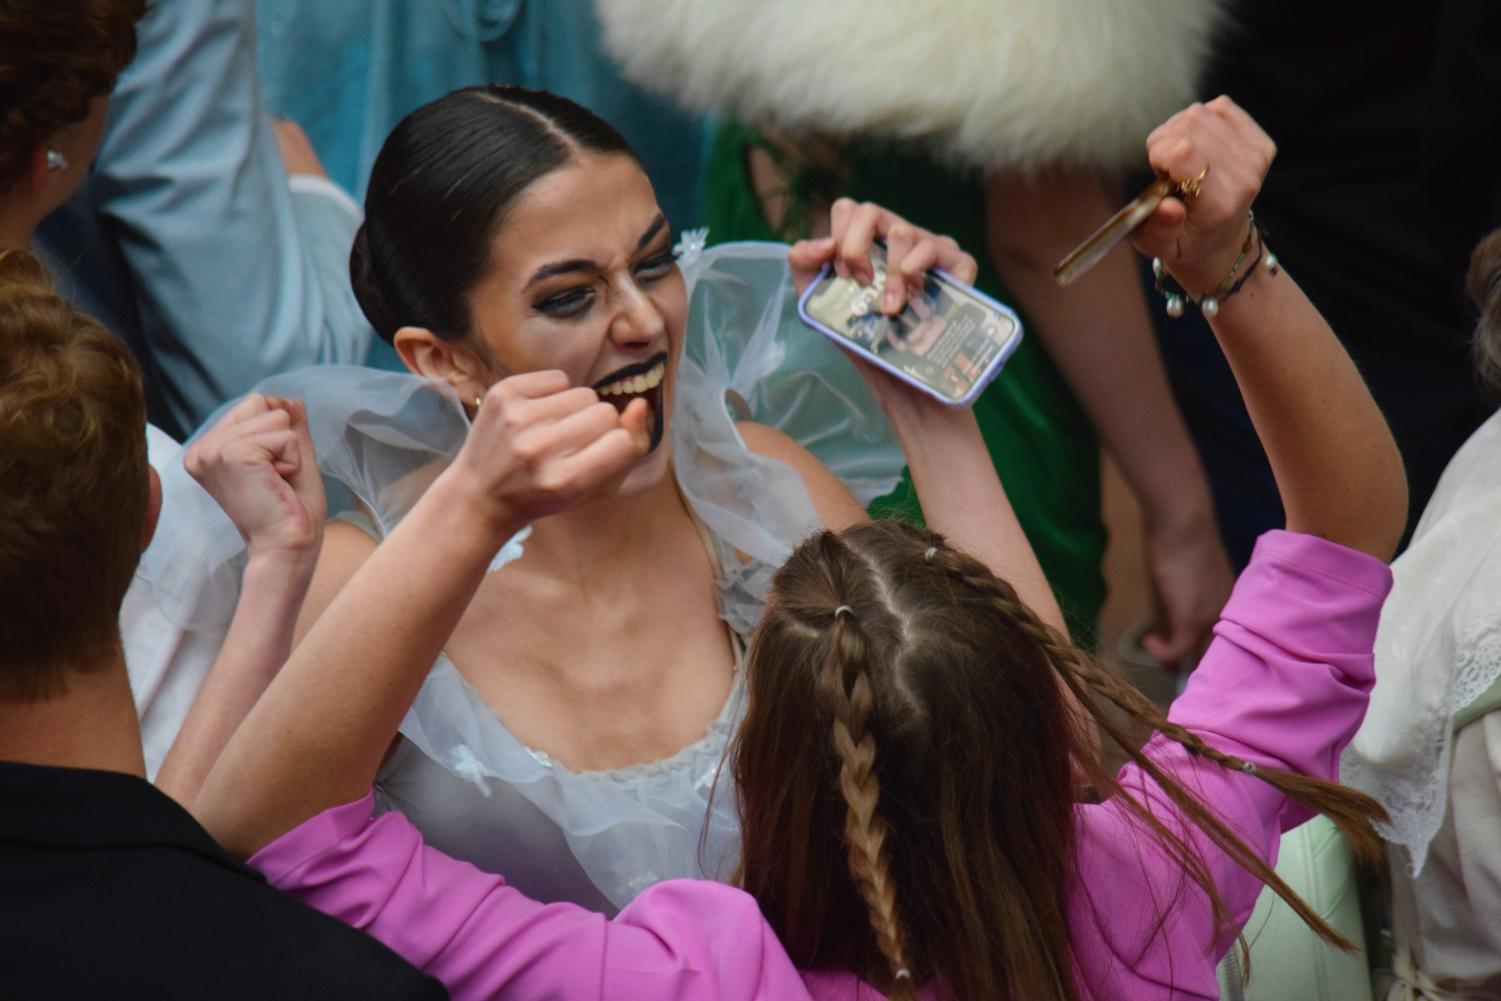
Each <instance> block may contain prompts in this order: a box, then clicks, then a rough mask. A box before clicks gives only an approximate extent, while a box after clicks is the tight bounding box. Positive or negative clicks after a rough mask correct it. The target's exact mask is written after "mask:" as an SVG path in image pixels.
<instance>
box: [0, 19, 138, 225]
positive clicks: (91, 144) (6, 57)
mask: <svg viewBox="0 0 1501 1001" xmlns="http://www.w3.org/2000/svg"><path fill="white" fill-rule="evenodd" d="M145 10H146V0H62V2H39V0H6V2H5V3H4V4H0V247H25V246H28V245H29V244H30V243H31V237H32V234H33V232H34V231H35V230H36V228H37V226H38V225H39V224H40V223H41V221H42V220H43V219H45V218H46V217H47V216H49V215H51V214H52V213H53V212H54V211H55V210H56V209H57V208H59V207H60V206H61V205H62V204H63V203H64V202H66V201H67V200H68V198H69V197H71V196H72V194H73V192H74V191H76V190H77V189H78V186H79V185H80V184H82V183H83V180H84V178H85V177H86V176H87V175H88V170H89V164H90V163H92V162H93V160H94V153H95V151H97V150H98V148H99V140H100V137H101V136H102V135H103V134H104V120H105V113H106V112H107V111H108V108H109V94H110V91H111V90H113V89H114V86H115V79H116V78H117V77H119V75H120V71H121V70H122V69H124V68H125V64H126V63H128V62H130V60H131V59H132V58H133V57H134V56H135V51H136V22H137V21H139V20H140V19H141V16H142V15H143V14H144V13H145Z"/></svg>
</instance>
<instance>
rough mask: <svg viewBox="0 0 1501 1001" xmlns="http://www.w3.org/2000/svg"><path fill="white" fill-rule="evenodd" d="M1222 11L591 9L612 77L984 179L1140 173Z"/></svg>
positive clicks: (712, 4) (1156, 2) (851, 1)
mask: <svg viewBox="0 0 1501 1001" xmlns="http://www.w3.org/2000/svg"><path fill="white" fill-rule="evenodd" d="M1223 4H1224V0H927V2H926V3H923V2H918V3H911V2H906V3H903V2H896V0H598V2H597V4H596V7H597V9H598V12H599V17H600V21H601V23H602V24H603V26H604V36H605V44H606V46H607V47H608V49H609V50H610V52H611V53H612V54H613V55H614V56H615V58H616V60H617V62H619V63H620V65H621V67H622V69H623V71H624V73H625V75H626V76H627V77H629V78H630V79H632V80H634V81H636V82H637V83H639V84H642V85H643V86H646V87H649V88H651V89H653V90H656V91H658V92H661V93H665V94H667V95H668V96H670V97H673V98H675V99H676V100H678V101H680V102H681V103H683V104H684V105H686V106H687V107H689V108H691V109H693V110H696V111H702V112H710V113H730V114H734V115H736V116H739V117H740V118H742V119H744V120H746V121H750V122H770V123H774V124H776V125H777V126H778V127H780V128H783V129H786V130H788V131H794V132H796V131H818V132H823V133H826V134H840V133H862V134H866V135H878V136H885V137H894V138H906V139H925V140H930V141H934V142H936V143H938V144H939V145H940V146H942V147H945V148H947V149H948V150H949V151H951V152H952V153H954V154H956V155H958V156H959V157H960V158H962V159H963V160H965V161H967V162H970V163H974V164H979V165H983V166H995V165H1021V166H1029V165H1037V164H1041V163H1047V162H1054V161H1067V162H1075V163H1086V164H1097V165H1119V164H1133V163H1137V162H1140V160H1141V157H1142V144H1143V141H1144V140H1145V139H1146V136H1147V133H1148V132H1150V131H1151V130H1152V129H1153V128H1155V127H1156V126H1157V125H1158V124H1160V123H1161V122H1162V121H1163V120H1165V119H1166V118H1167V117H1168V116H1170V115H1171V114H1172V113H1173V112H1175V111H1177V110H1179V109H1181V108H1182V107H1184V106H1185V105H1187V104H1188V102H1189V101H1191V100H1193V98H1194V96H1195V94H1194V91H1195V86H1196V84H1197V81H1198V76H1199V73H1200V71H1201V69H1202V66H1203V63H1204V60H1205V58H1206V57H1207V55H1208V53H1209V50H1210V46H1211V43H1212V42H1213V40H1214V37H1215V34H1216V31H1217V29H1218V28H1219V26H1220V25H1221V23H1222V20H1223Z"/></svg>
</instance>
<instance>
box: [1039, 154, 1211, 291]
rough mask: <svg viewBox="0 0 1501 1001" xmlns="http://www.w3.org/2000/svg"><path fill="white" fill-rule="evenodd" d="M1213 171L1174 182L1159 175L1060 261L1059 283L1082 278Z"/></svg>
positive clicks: (1056, 271)
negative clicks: (1167, 203) (1167, 201)
mask: <svg viewBox="0 0 1501 1001" xmlns="http://www.w3.org/2000/svg"><path fill="white" fill-rule="evenodd" d="M1208 174H1209V166H1208V165H1207V164H1206V165H1205V166H1204V170H1203V172H1202V173H1200V174H1199V175H1198V176H1197V177H1191V178H1189V179H1188V180H1186V181H1174V180H1172V179H1171V178H1168V177H1159V178H1157V180H1155V181H1153V182H1152V183H1151V184H1150V185H1148V186H1147V188H1146V190H1145V191H1143V192H1142V193H1141V194H1139V195H1137V196H1136V197H1135V198H1133V199H1131V201H1129V202H1128V203H1126V206H1125V207H1124V208H1122V209H1121V210H1120V211H1119V212H1117V213H1116V214H1115V215H1113V216H1111V217H1110V218H1109V219H1106V220H1105V223H1104V225H1102V226H1101V227H1100V228H1099V229H1097V230H1095V231H1094V232H1093V233H1091V234H1090V235H1089V237H1088V238H1087V239H1085V241H1084V242H1083V243H1081V244H1079V245H1078V246H1077V247H1075V248H1074V249H1073V250H1071V251H1069V253H1068V256H1067V257H1065V258H1064V259H1063V260H1061V261H1059V262H1058V266H1057V267H1055V268H1054V269H1053V277H1054V278H1056V279H1057V280H1058V284H1059V285H1067V284H1069V283H1070V282H1072V281H1073V280H1074V279H1076V278H1078V277H1079V276H1080V275H1082V274H1083V273H1084V272H1086V271H1088V270H1089V269H1090V268H1092V267H1094V266H1095V265H1096V264H1098V263H1099V262H1100V260H1101V259H1102V258H1103V257H1104V256H1105V255H1106V254H1108V253H1110V250H1111V248H1112V247H1114V246H1115V245H1116V244H1117V243H1120V242H1121V241H1122V240H1124V239H1125V238H1126V237H1128V236H1130V235H1131V233H1132V231H1133V230H1135V229H1136V227H1137V226H1140V225H1141V224H1142V223H1144V222H1146V221H1147V219H1148V218H1149V217H1150V216H1151V215H1152V213H1153V212H1156V211H1157V206H1159V205H1161V204H1162V200H1163V199H1164V198H1167V197H1169V196H1174V197H1177V198H1180V199H1182V200H1184V201H1187V200H1188V199H1190V198H1193V197H1194V196H1195V195H1197V194H1198V193H1199V189H1200V186H1201V185H1202V184H1203V182H1204V178H1205V177H1206V176H1208Z"/></svg>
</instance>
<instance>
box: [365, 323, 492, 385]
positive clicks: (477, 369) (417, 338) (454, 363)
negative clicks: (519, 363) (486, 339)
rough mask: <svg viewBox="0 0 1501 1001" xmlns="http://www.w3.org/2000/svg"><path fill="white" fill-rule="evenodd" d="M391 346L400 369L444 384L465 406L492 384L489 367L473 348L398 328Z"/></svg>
mask: <svg viewBox="0 0 1501 1001" xmlns="http://www.w3.org/2000/svg"><path fill="white" fill-rule="evenodd" d="M391 342H392V344H393V345H394V346H395V348H396V354H397V355H398V356H399V357H400V358H401V363H402V364H403V365H405V366H406V367H407V368H408V369H410V370H411V371H413V372H415V373H417V374H418V375H422V376H426V377H427V378H429V379H438V380H440V381H442V382H446V383H448V384H449V385H450V386H452V387H453V389H454V392H456V393H458V394H459V399H460V400H463V401H465V403H466V404H467V403H468V402H470V401H472V400H473V399H474V398H475V397H476V396H482V395H484V392H485V390H487V389H489V388H490V383H492V382H494V381H495V380H494V376H493V374H492V373H491V371H490V366H489V365H487V364H485V361H484V359H482V358H481V357H480V356H479V355H478V354H477V353H476V352H475V351H474V349H473V348H471V347H469V346H468V345H466V344H464V343H462V342H461V341H450V340H444V339H443V338H442V337H439V336H438V335H437V334H435V333H433V332H432V331H431V330H428V329H427V328H426V327H402V328H401V329H400V330H398V331H396V336H395V337H393V338H392V339H391Z"/></svg>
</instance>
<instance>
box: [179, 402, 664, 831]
mask: <svg viewBox="0 0 1501 1001" xmlns="http://www.w3.org/2000/svg"><path fill="white" fill-rule="evenodd" d="M567 385H568V381H567V377H566V376H564V375H563V374H562V373H560V372H532V373H529V374H527V375H521V376H516V377H513V378H510V379H506V380H504V381H502V382H500V383H498V384H497V385H496V386H494V387H492V388H491V389H490V391H489V393H488V394H486V397H485V402H484V404H483V405H482V406H481V408H480V411H479V414H478V415H477V416H476V418H475V422H474V426H473V427H472V428H471V430H470V433H469V438H468V440H467V441H466V442H465V444H464V447H463V449H462V450H461V451H460V453H459V456H458V458H457V459H455V461H454V463H453V465H451V466H450V467H449V468H448V469H447V470H445V471H444V472H443V474H442V475H441V476H439V477H438V479H437V480H436V481H434V483H433V485H432V486H431V487H429V488H428V490H427V492H426V493H425V494H423V496H422V498H421V499H420V500H419V501H418V502H417V504H416V505H415V506H414V507H413V508H412V510H411V512H410V513H409V514H407V516H406V517H405V518H403V519H402V521H401V524H400V525H399V526H397V528H396V530H395V531H393V532H392V533H391V534H390V535H389V536H388V537H387V538H386V539H385V541H384V542H382V543H381V544H380V545H379V546H378V547H376V549H375V551H374V552H373V553H371V554H370V556H369V558H368V559H366V560H365V561H364V564H363V565H362V566H361V567H360V568H359V570H358V571H357V572H356V573H355V574H354V576H353V577H352V578H351V579H350V580H349V583H348V584H347V585H345V586H344V588H343V589H342V590H341V591H340V592H339V593H338V595H337V597H335V598H334V599H333V601H332V603H331V604H330V605H329V606H328V608H327V610H326V611H325V612H324V613H323V615H322V616H321V617H320V618H319V619H318V621H317V622H316V623H315V624H314V625H313V627H312V628H311V629H310V630H309V632H308V634H307V635H306V636H305V637H304V638H303V639H302V641H301V643H300V644H299V645H298V646H297V648H296V649H295V650H294V651H293V652H292V655H291V657H290V658H288V660H287V663H286V666H285V667H283V668H282V670H281V672H280V673H279V674H278V675H277V676H276V679H275V680H274V681H273V682H272V683H271V686H270V687H269V688H268V689H267V691H266V693H265V695H264V696H263V697H262V698H261V700H260V701H259V702H258V703H256V706H255V708H254V709H253V710H252V711H251V713H250V715H249V716H248V717H247V718H246V720H245V722H244V723H243V724H241V726H240V728H239V729H238V730H237V731H236V732H235V734H234V736H233V738H231V740H230V742H229V746H228V747H227V748H225V750H224V753H223V754H222V755H221V756H220V757H219V760H218V761H217V762H216V763H215V765H214V767H213V770H212V771H211V772H210V773H209V776H208V778H207V779H206V780H205V782H204V784H203V789H202V792H201V793H200V794H199V796H198V799H197V802H196V804H195V808H194V812H195V813H196V814H197V815H198V818H199V820H200V821H201V822H202V823H203V825H204V826H205V827H206V828H207V829H208V830H209V832H210V833H211V834H213V835H214V837H215V838H217V839H218V840H219V842H220V843H221V844H223V845H224V846H225V847H226V848H228V849H230V850H231V851H234V852H236V853H238V854H240V855H247V856H248V855H249V854H251V853H253V852H254V851H255V850H256V849H258V848H260V847H261V846H262V845H264V844H266V843H267V842H269V841H271V840H272V839H274V838H276V837H277V836H279V835H281V834H283V833H285V832H286V831H288V830H290V829H291V828H292V827H294V826H295V825H297V824H298V823H300V822H301V821H303V820H306V819H307V818H308V817H311V816H313V815H314V814H317V813H319V812H321V811H322V810H325V809H327V808H328V807H330V806H334V805H337V804H339V803H344V802H348V801H351V800H354V799H357V798H358V797H360V796H362V795H364V794H365V793H366V792H367V791H368V790H369V788H370V785H371V783H372V782H373V781H374V779H375V774H376V770H377V769H378V768H379V766H380V762H381V759H382V757H383V756H384V754H385V752H386V748H387V746H388V745H389V744H390V741H391V739H392V737H393V736H394V735H395V733H396V729H397V727H398V725H399V724H400V723H401V718H402V716H403V715H405V713H406V711H407V708H408V707H409V706H410V705H411V702H412V699H413V698H415V697H416V694H417V691H418V689H419V688H420V687H421V685H422V679H423V678H424V677H426V675H427V671H428V669H429V668H430V667H431V666H432V662H433V660H434V659H435V658H436V657H437V655H438V653H439V652H440V651H441V649H442V647H443V644H444V643H445V642H446V641H447V639H448V637H449V635H450V634H451V633H452V632H453V629H454V627H455V625H456V624H457V623H458V620H459V618H460V617H461V616H462V615H463V613H464V609H465V608H466V607H468V604H469V602H470V600H471V599H472V598H473V596H474V592H475V591H476V590H477V589H478V587H479V584H480V581H481V580H482V579H483V578H484V574H485V571H486V569H487V568H488V566H489V564H490V560H491V559H492V558H493V557H494V555H495V553H496V552H497V551H498V550H499V549H500V547H501V545H502V544H503V543H504V542H505V541H506V540H507V539H508V538H510V537H511V535H513V534H514V533H515V532H516V531H517V530H518V529H519V528H520V527H521V526H522V525H525V524H528V523H530V522H531V521H533V520H534V519H536V518H539V517H545V516H546V515H548V514H552V513H555V512H557V511H559V510H562V509H564V508H566V507H570V506H573V505H576V504H578V503H583V502H585V501H587V500H588V499H590V498H592V497H594V496H597V495H601V494H604V493H607V492H609V491H612V490H614V489H615V488H616V487H617V486H618V484H619V481H620V480H621V479H622V478H623V477H624V475H625V474H626V473H627V472H628V471H629V469H630V468H631V466H633V465H634V464H635V462H636V460H637V459H639V458H640V456H641V455H642V454H644V453H645V451H646V444H647V437H646V433H645V416H646V414H645V408H644V406H642V405H639V404H633V405H632V406H631V407H630V408H628V409H627V411H626V413H625V414H624V415H622V414H620V413H618V412H617V411H616V410H615V408H614V407H613V406H611V405H610V404H606V403H601V402H599V398H598V397H597V396H596V395H595V393H594V392H593V390H589V389H568V388H567Z"/></svg>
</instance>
